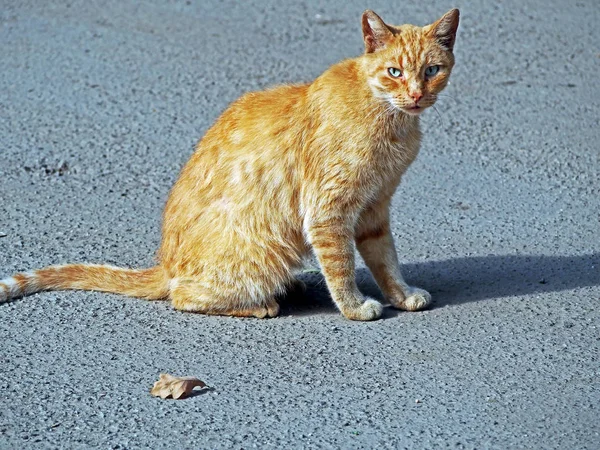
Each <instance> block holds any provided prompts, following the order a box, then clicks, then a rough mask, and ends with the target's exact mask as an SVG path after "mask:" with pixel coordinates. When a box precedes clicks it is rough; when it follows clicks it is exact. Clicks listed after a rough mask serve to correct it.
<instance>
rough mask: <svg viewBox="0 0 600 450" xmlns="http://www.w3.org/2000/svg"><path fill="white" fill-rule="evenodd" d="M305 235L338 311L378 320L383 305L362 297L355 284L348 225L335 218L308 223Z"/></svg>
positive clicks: (352, 315)
mask: <svg viewBox="0 0 600 450" xmlns="http://www.w3.org/2000/svg"><path fill="white" fill-rule="evenodd" d="M308 237H309V240H310V243H311V245H312V247H313V250H314V252H315V255H316V256H317V259H318V261H319V264H320V265H321V270H322V271H323V275H324V276H325V281H326V283H327V287H328V289H329V292H330V294H331V297H332V298H333V301H334V302H335V304H336V305H337V307H338V308H339V310H340V311H341V312H342V314H343V315H344V316H345V317H346V318H348V319H351V320H374V319H378V318H379V317H380V316H381V312H382V310H383V306H382V305H381V303H379V302H378V301H376V300H373V299H371V298H365V296H364V295H363V294H362V293H361V292H360V291H359V290H358V287H357V286H356V279H355V270H354V233H353V230H352V229H351V227H349V226H347V225H346V224H343V223H339V222H338V221H335V220H326V221H319V222H316V223H313V224H311V225H309V227H308Z"/></svg>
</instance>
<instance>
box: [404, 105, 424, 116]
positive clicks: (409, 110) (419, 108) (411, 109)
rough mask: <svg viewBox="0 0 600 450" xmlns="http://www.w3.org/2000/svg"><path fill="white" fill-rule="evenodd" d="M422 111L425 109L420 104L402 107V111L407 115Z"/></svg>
mask: <svg viewBox="0 0 600 450" xmlns="http://www.w3.org/2000/svg"><path fill="white" fill-rule="evenodd" d="M423 111H425V108H423V107H422V106H412V107H408V108H402V112H403V113H405V114H408V115H409V116H418V115H420V114H421V113H422V112H423Z"/></svg>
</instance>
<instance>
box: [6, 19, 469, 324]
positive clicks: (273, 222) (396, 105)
mask: <svg viewBox="0 0 600 450" xmlns="http://www.w3.org/2000/svg"><path fill="white" fill-rule="evenodd" d="M458 22H459V11H458V10H457V9H453V10H451V11H449V12H447V13H446V14H445V15H444V16H442V17H441V18H440V19H439V20H437V21H436V22H434V23H433V24H430V25H427V26H424V27H417V26H414V25H402V26H392V25H388V24H386V23H385V22H384V21H383V20H382V19H381V18H380V17H379V16H378V15H377V14H375V13H374V12H373V11H370V10H367V11H365V12H364V13H363V15H362V32H363V39H364V45H365V51H364V53H363V54H362V55H361V56H358V57H356V58H353V59H347V60H344V61H342V62H340V63H338V64H335V65H333V66H332V67H330V68H329V69H328V70H326V71H325V72H324V73H323V74H322V75H321V76H319V77H318V78H317V79H316V80H314V81H313V82H312V83H307V84H297V85H284V86H279V87H274V88H271V89H267V90H265V91H261V92H253V93H248V94H245V95H243V96H242V97H241V98H239V99H238V100H237V101H235V102H233V103H232V104H231V105H230V106H229V107H228V109H226V110H225V112H224V113H223V114H222V115H221V116H220V117H219V118H218V119H217V121H216V122H215V124H214V125H213V126H212V127H211V128H210V129H209V130H208V131H207V133H206V135H205V136H204V137H203V138H202V139H201V141H200V142H199V143H198V145H197V147H196V150H195V152H194V154H193V155H192V156H191V159H190V160H189V162H188V163H187V164H186V165H185V167H184V168H183V170H182V172H181V174H180V177H179V179H178V180H177V182H176V183H175V185H174V187H173V188H172V190H171V192H170V195H169V198H168V200H167V204H166V207H165V209H164V214H163V227H162V242H161V246H160V249H159V252H158V265H157V266H155V267H152V268H148V269H141V270H134V269H125V268H118V267H112V266H106V265H89V264H71V265H62V266H60V265H59V266H50V267H46V268H43V269H40V270H36V271H34V272H28V273H20V274H16V275H14V276H13V277H10V278H6V279H4V280H1V281H0V301H8V300H10V299H13V298H16V297H21V296H25V295H28V294H32V293H34V292H38V291H42V290H61V289H84V290H95V291H104V292H113V293H119V294H124V295H129V296H134V297H141V298H145V299H150V300H152V299H154V300H160V299H170V300H171V302H172V305H173V307H174V308H176V309H178V310H183V311H191V312H197V313H204V314H217V315H232V316H243V317H259V318H264V317H275V316H277V315H278V313H279V304H278V301H277V298H278V296H280V295H281V294H283V293H284V292H286V290H288V289H290V288H291V287H292V286H294V284H295V283H296V282H297V281H296V279H295V274H296V273H297V271H298V270H299V269H300V268H301V267H302V263H303V261H304V260H305V258H306V257H307V256H308V255H310V254H311V252H313V254H314V255H315V256H316V258H317V260H318V262H319V264H320V266H321V270H322V273H323V275H324V277H325V281H326V284H327V288H328V290H329V292H330V294H331V297H332V299H333V301H334V303H335V305H336V306H337V308H338V309H339V310H340V311H341V313H342V314H343V315H344V316H345V317H346V318H348V319H352V320H373V319H377V318H379V317H380V316H381V314H382V308H383V307H382V304H381V303H380V302H378V301H376V300H374V299H371V298H366V297H365V296H364V295H363V294H362V293H361V292H360V291H359V290H358V288H357V285H356V281H355V257H354V252H355V248H357V249H358V251H359V252H360V254H361V255H362V257H363V259H364V261H365V263H366V265H367V266H368V268H369V269H370V271H371V273H372V274H373V277H374V278H375V280H376V282H377V284H378V285H379V287H380V288H381V291H382V293H383V295H384V297H385V299H386V300H387V301H388V302H390V303H391V305H392V306H393V307H395V308H399V309H403V310H409V311H416V310H420V309H423V308H425V307H427V306H428V305H429V304H430V303H431V296H430V294H429V293H428V292H426V291H425V290H423V289H419V288H415V287H410V286H408V284H407V283H406V282H405V281H404V279H403V278H402V275H401V273H400V266H399V263H398V257H397V255H396V250H395V247H394V242H393V239H392V235H391V232H390V220H389V205H390V199H391V197H392V195H393V194H394V191H395V189H396V187H397V186H398V184H399V182H400V178H401V176H402V175H403V173H404V172H405V171H406V169H407V168H408V166H409V165H410V164H411V163H412V161H413V160H414V159H415V157H416V156H417V153H418V151H419V146H420V140H421V131H420V128H419V115H420V114H421V112H422V111H423V110H425V109H426V108H428V107H430V106H432V105H433V104H434V103H435V101H436V99H437V94H438V93H439V92H440V91H441V90H442V89H444V88H445V87H446V84H447V83H448V78H449V76H450V73H451V71H452V68H453V66H454V56H453V48H454V42H455V38H456V31H457V28H458Z"/></svg>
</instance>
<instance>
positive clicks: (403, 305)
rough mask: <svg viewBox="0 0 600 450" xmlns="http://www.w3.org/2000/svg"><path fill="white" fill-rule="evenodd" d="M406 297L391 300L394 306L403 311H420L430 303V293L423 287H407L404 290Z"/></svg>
mask: <svg viewBox="0 0 600 450" xmlns="http://www.w3.org/2000/svg"><path fill="white" fill-rule="evenodd" d="M405 295H406V297H405V298H404V299H403V300H401V301H396V302H394V301H392V302H391V303H392V305H393V306H394V308H398V309H403V310H405V311H420V310H421V309H425V308H427V306H429V305H430V304H431V294H430V293H429V292H427V291H426V290H425V289H419V288H415V287H411V288H408V289H407V290H406V292H405Z"/></svg>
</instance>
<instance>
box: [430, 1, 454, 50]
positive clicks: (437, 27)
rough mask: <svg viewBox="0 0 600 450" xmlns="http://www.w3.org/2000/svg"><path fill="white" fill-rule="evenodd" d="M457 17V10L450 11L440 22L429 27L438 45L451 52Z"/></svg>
mask: <svg viewBox="0 0 600 450" xmlns="http://www.w3.org/2000/svg"><path fill="white" fill-rule="evenodd" d="M459 17H460V12H459V11H458V9H456V8H455V9H451V10H450V11H448V12H447V13H446V14H444V15H443V16H442V18H441V19H440V20H438V21H437V22H435V23H433V24H432V25H430V26H429V27H430V30H431V33H432V34H433V36H434V37H435V39H436V41H437V42H438V44H440V45H441V46H442V47H444V48H445V49H446V50H449V51H452V50H453V49H454V41H455V40H456V30H457V29H458V19H459Z"/></svg>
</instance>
